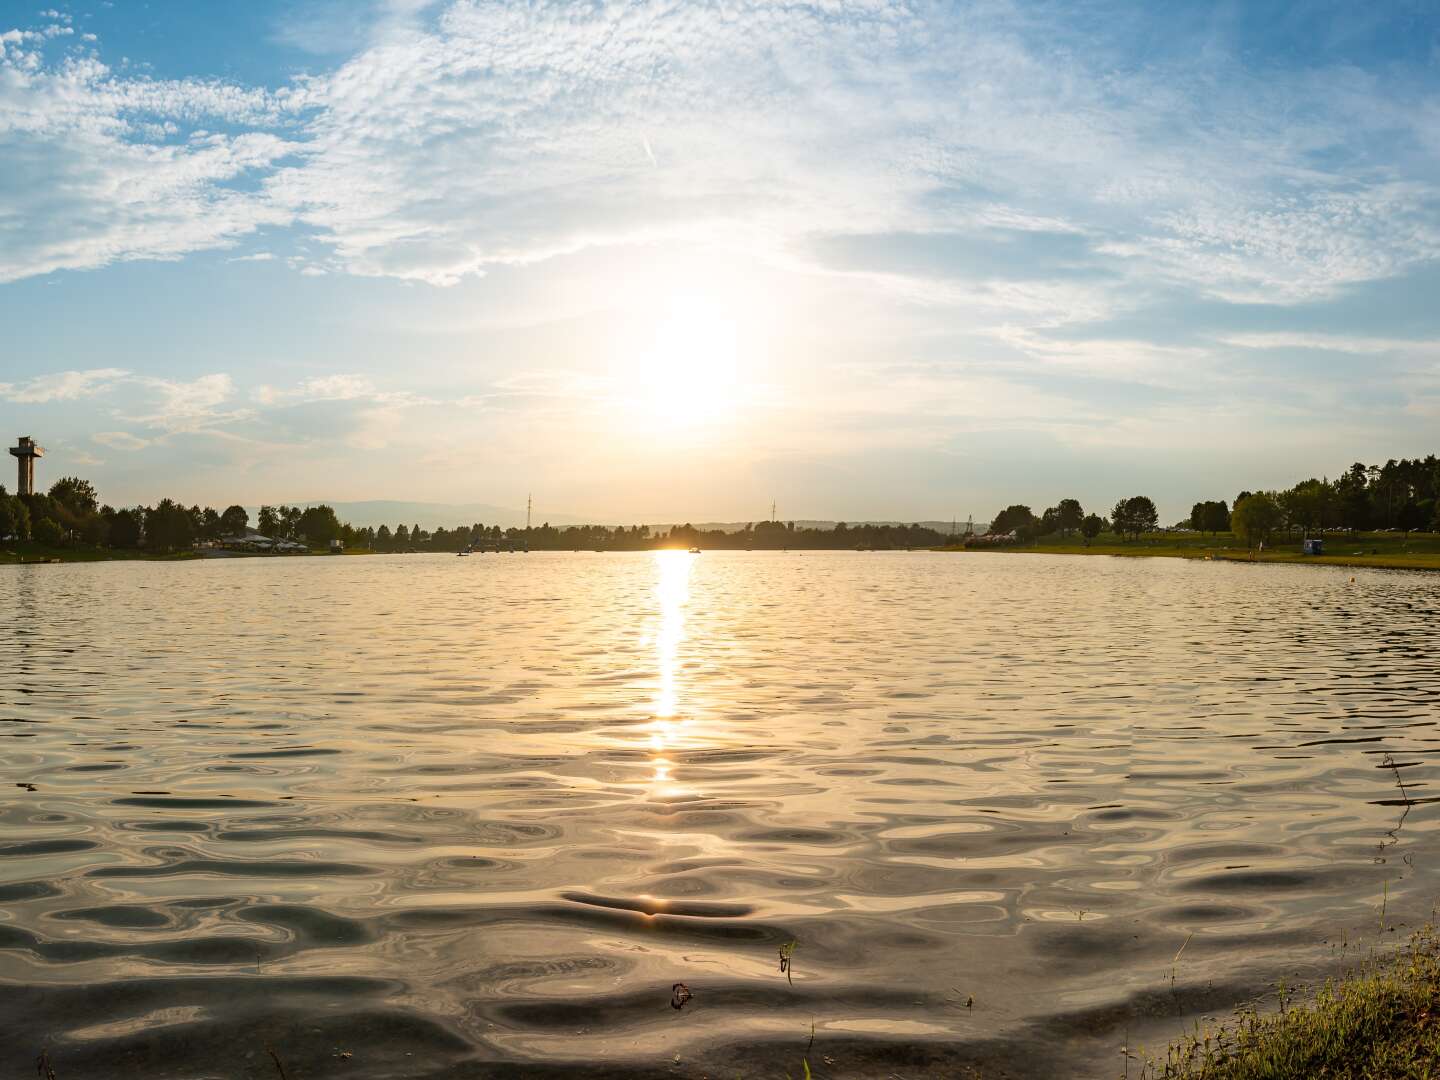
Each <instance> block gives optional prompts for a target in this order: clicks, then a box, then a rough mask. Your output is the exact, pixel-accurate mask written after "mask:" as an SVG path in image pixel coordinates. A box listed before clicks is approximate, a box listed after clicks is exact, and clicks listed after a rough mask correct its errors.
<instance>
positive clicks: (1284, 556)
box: [939, 533, 1440, 570]
mask: <svg viewBox="0 0 1440 1080" xmlns="http://www.w3.org/2000/svg"><path fill="white" fill-rule="evenodd" d="M939 550H941V551H965V550H966V549H965V548H963V547H958V546H956V547H944V548H940V549H939ZM970 550H972V551H974V550H978V551H1000V552H1005V553H1015V554H1031V555H1034V554H1040V555H1113V556H1118V557H1122V558H1172V559H1216V560H1229V561H1234V562H1250V561H1251V553H1250V552H1249V551H1248V550H1247V549H1246V547H1245V544H1244V542H1243V541H1241V540H1239V539H1237V538H1236V537H1234V536H1232V535H1231V534H1229V533H1220V534H1219V535H1218V536H1210V535H1208V534H1206V535H1201V534H1199V533H1152V534H1149V535H1146V536H1142V537H1141V538H1140V539H1138V540H1130V541H1126V540H1121V539H1120V538H1119V537H1118V536H1114V535H1112V534H1109V533H1102V534H1101V535H1100V536H1097V537H1096V538H1095V540H1094V541H1093V542H1092V543H1091V544H1090V545H1089V546H1088V547H1087V546H1086V545H1085V542H1084V541H1083V540H1082V539H1081V538H1080V537H1072V538H1069V539H1065V540H1062V539H1060V538H1059V537H1045V538H1044V539H1042V540H1040V541H1039V542H1037V543H1034V544H1015V545H1012V546H1006V547H993V548H992V547H984V548H977V549H970ZM1255 561H1257V562H1275V563H1305V564H1310V565H1320V566H1370V567H1382V568H1389V569H1403V570H1440V534H1435V533H1411V534H1410V538H1409V539H1408V540H1407V539H1406V538H1405V536H1404V534H1402V533H1361V534H1359V535H1357V536H1349V535H1343V534H1339V533H1335V534H1329V535H1327V536H1326V537H1325V554H1324V555H1318V556H1316V555H1302V554H1301V553H1300V540H1299V539H1298V537H1297V538H1287V537H1281V538H1277V539H1276V540H1274V541H1272V543H1270V544H1267V545H1266V550H1265V552H1264V554H1260V555H1256V556H1255Z"/></svg>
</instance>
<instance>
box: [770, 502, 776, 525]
mask: <svg viewBox="0 0 1440 1080" xmlns="http://www.w3.org/2000/svg"><path fill="white" fill-rule="evenodd" d="M770 521H771V522H772V523H773V522H774V521H775V504H774V503H773V502H772V503H771V504H770Z"/></svg>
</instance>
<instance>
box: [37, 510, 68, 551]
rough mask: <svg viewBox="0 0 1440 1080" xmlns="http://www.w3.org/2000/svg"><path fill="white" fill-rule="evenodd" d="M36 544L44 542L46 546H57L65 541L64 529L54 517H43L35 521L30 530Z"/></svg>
mask: <svg viewBox="0 0 1440 1080" xmlns="http://www.w3.org/2000/svg"><path fill="white" fill-rule="evenodd" d="M32 532H33V533H34V536H35V542H36V543H37V544H44V545H45V546H46V547H59V546H60V545H61V544H63V543H65V530H64V529H62V528H61V527H60V523H59V522H57V521H56V520H55V519H54V518H48V517H44V518H41V519H40V520H39V521H37V522H36V523H35V527H34V529H33V530H32Z"/></svg>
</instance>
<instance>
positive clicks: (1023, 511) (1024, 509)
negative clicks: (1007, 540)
mask: <svg viewBox="0 0 1440 1080" xmlns="http://www.w3.org/2000/svg"><path fill="white" fill-rule="evenodd" d="M1034 523H1035V514H1034V512H1033V511H1031V509H1030V507H1028V506H1024V505H1022V504H1020V503H1016V504H1015V505H1014V506H1007V507H1006V508H1005V509H1004V510H1001V511H1000V513H998V514H996V515H995V520H994V521H992V522H990V531H991V532H992V533H994V534H996V535H997V536H998V535H1003V534H1004V533H1012V532H1017V531H1018V530H1019V529H1021V528H1022V527H1024V526H1028V525H1032V524H1034Z"/></svg>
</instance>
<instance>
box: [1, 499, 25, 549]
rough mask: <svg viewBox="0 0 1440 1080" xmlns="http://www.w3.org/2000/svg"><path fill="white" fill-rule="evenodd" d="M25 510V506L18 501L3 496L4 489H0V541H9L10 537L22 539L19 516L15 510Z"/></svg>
mask: <svg viewBox="0 0 1440 1080" xmlns="http://www.w3.org/2000/svg"><path fill="white" fill-rule="evenodd" d="M17 507H19V508H20V509H22V510H23V509H24V508H25V504H24V503H22V502H21V501H20V500H19V499H12V498H11V497H10V496H9V495H7V494H5V489H4V488H3V487H0V540H9V539H10V538H11V537H14V538H15V539H17V540H18V539H22V538H23V537H22V536H21V532H20V520H19V514H18V513H17V512H16V508H17Z"/></svg>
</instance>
